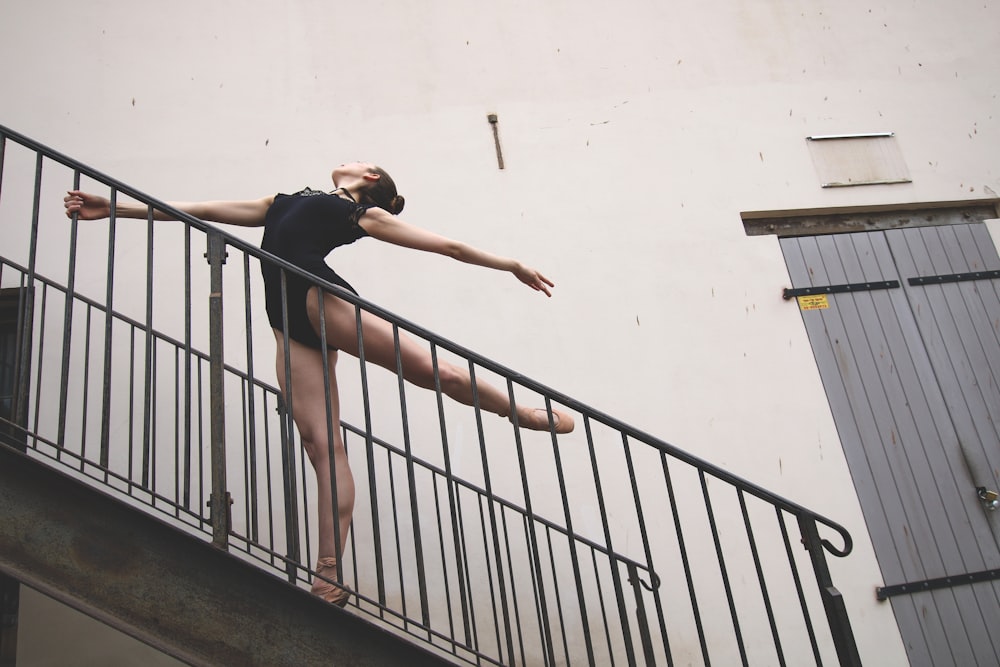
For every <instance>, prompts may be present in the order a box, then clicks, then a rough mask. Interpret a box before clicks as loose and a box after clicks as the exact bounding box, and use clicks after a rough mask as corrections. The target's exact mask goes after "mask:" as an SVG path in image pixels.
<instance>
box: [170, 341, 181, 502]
mask: <svg viewBox="0 0 1000 667" xmlns="http://www.w3.org/2000/svg"><path fill="white" fill-rule="evenodd" d="M181 349H182V348H181V347H180V346H175V347H174V417H173V422H174V423H173V426H174V494H173V497H172V500H173V506H174V517H176V518H180V516H181V477H182V470H183V469H182V468H181V440H182V431H181V428H182V423H181V422H182V419H181V412H182V411H181Z"/></svg>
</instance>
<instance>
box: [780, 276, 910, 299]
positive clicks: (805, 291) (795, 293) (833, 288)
mask: <svg viewBox="0 0 1000 667" xmlns="http://www.w3.org/2000/svg"><path fill="white" fill-rule="evenodd" d="M896 287H899V281H898V280H881V281H871V282H867V283H849V284H846V285H826V286H825V287H796V288H795V289H788V288H786V289H785V291H784V292H782V294H781V297H782V298H783V299H785V300H788V299H794V298H795V297H799V296H812V295H814V294H842V293H844V292H871V291H872V290H880V289H895V288H896Z"/></svg>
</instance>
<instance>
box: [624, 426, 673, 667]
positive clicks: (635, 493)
mask: <svg viewBox="0 0 1000 667" xmlns="http://www.w3.org/2000/svg"><path fill="white" fill-rule="evenodd" d="M622 446H623V450H624V452H625V462H626V464H627V465H628V473H629V475H628V476H629V482H630V483H631V485H632V499H633V500H634V501H635V512H636V519H637V520H638V523H639V535H640V536H641V537H642V551H643V554H644V555H645V556H646V563H648V564H649V567H650V569H652V568H653V552H652V549H650V546H649V532H648V531H647V530H646V518H645V514H644V513H643V509H642V498H641V497H640V495H639V483H638V479H637V476H636V474H635V464H634V463H633V461H632V447H631V445H630V441H629V438H628V436H627V435H626V434H625V433H622ZM653 601H654V602H655V604H656V615H657V618H658V619H659V621H660V635H661V636H662V637H663V649H664V651H666V654H667V664H668V665H673V656H672V653H673V652H672V651H671V650H670V639H669V637H667V629H666V627H665V626H664V621H663V606H662V603H661V602H660V595H659V593H657V592H656V590H655V589H654V590H653ZM639 632H640V633H642V634H643V635H647V634H649V627H648V626H640V627H639Z"/></svg>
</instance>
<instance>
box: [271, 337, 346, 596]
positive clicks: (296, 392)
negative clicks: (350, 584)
mask: <svg viewBox="0 0 1000 667" xmlns="http://www.w3.org/2000/svg"><path fill="white" fill-rule="evenodd" d="M274 335H275V340H276V342H277V348H278V354H277V373H278V385H279V386H280V387H281V393H282V395H283V396H284V397H285V402H286V404H288V403H289V401H290V402H291V406H292V419H293V420H294V421H295V426H296V427H297V428H298V431H299V437H300V438H301V440H302V447H303V449H305V451H306V455H307V456H308V457H309V461H310V462H311V463H312V466H313V469H314V470H315V472H316V487H317V493H318V501H317V502H318V507H317V516H318V521H319V544H318V547H317V551H318V556H319V559H320V566H319V567H317V571H320V570H322V574H323V576H324V577H326V578H328V579H335V578H336V574H337V573H336V566H335V565H333V566H332V569H331V563H336V560H335V559H337V558H339V556H340V554H342V553H343V551H344V546H345V545H346V543H347V535H348V531H349V530H350V527H351V515H352V513H353V511H354V477H353V476H352V475H351V469H350V467H349V466H348V462H347V452H346V450H345V449H344V441H343V438H342V436H341V433H340V399H339V396H338V394H337V376H336V374H335V371H336V364H337V352H336V350H329V351H328V354H327V363H328V366H327V368H328V373H324V372H323V353H322V352H321V351H319V350H315V349H313V348H310V347H308V346H306V345H303V344H301V343H298V342H296V341H294V340H291V339H288V340H287V347H288V363H289V366H288V367H287V370H288V371H290V372H289V373H287V374H286V365H285V346H286V339H285V337H284V336H283V335H282V334H281V332H280V331H277V330H275V332H274ZM326 378H329V382H330V401H329V403H327V400H326V393H327V392H326V387H325V381H326ZM289 379H290V380H291V384H290V385H289V384H288V380H289ZM331 426H332V431H333V442H332V447H331V442H330V439H329V432H330V430H331ZM331 452H332V454H333V461H332V463H333V465H332V470H333V471H335V473H336V483H337V484H336V486H337V499H336V503H334V499H333V484H332V482H331V480H332V479H333V478H332V477H331V459H330V455H331ZM335 524H336V528H335ZM338 533H339V534H338ZM338 537H339V544H338V540H337V538H338ZM330 559H334V560H332V561H331V560H330ZM313 592H314V593H317V594H319V595H321V596H322V597H324V598H325V599H327V600H328V601H330V602H335V603H338V604H339V603H341V602H346V600H347V595H346V594H345V593H344V592H343V591H341V590H340V589H337V588H335V587H333V586H331V585H330V584H328V583H326V582H324V581H322V580H317V581H316V582H315V583H314V584H313Z"/></svg>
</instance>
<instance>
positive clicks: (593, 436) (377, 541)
mask: <svg viewBox="0 0 1000 667" xmlns="http://www.w3.org/2000/svg"><path fill="white" fill-rule="evenodd" d="M81 186H82V189H85V190H91V191H100V192H103V193H106V194H107V195H108V196H109V197H110V198H111V199H112V200H116V199H117V198H119V197H120V196H122V195H126V196H128V197H130V198H132V199H134V200H135V201H138V202H141V203H143V204H144V205H146V206H147V207H148V210H149V214H148V217H147V219H146V222H145V224H143V223H142V222H141V221H129V222H128V223H124V222H123V221H121V220H116V219H115V217H114V216H112V218H111V219H110V220H109V221H105V222H100V223H96V222H81V221H78V220H76V219H73V220H68V219H66V217H65V216H64V215H63V213H62V207H61V199H62V195H63V193H64V191H65V190H68V189H70V188H74V189H75V188H79V187H81ZM154 210H159V211H165V212H167V213H168V214H170V215H172V216H173V217H176V218H177V219H178V220H180V222H156V223H154V221H153V211H154ZM0 239H2V241H0V288H2V292H0V300H3V299H4V298H6V299H7V304H8V306H7V308H8V311H9V312H15V313H16V317H15V318H12V319H11V318H9V320H10V321H11V322H14V324H13V325H12V327H11V328H10V330H11V333H10V335H9V336H8V338H3V337H2V336H0V341H2V340H9V341H14V344H15V349H16V352H17V354H16V355H10V356H2V355H0V363H3V364H4V366H5V367H4V368H3V369H0V371H2V372H0V382H3V381H7V382H8V383H12V387H11V388H10V389H11V391H10V392H9V395H10V396H11V397H12V400H11V404H10V405H8V406H7V407H6V408H5V412H4V413H3V414H2V415H0V418H2V422H0V426H2V427H3V428H4V429H5V430H4V433H5V434H6V435H5V436H4V438H5V440H6V441H19V442H22V443H25V444H26V445H27V449H28V452H29V453H30V454H32V455H33V456H36V457H39V458H43V459H45V460H47V461H49V462H51V464H52V465H57V466H60V467H61V468H62V469H64V470H68V471H71V472H72V473H73V474H75V475H77V476H78V477H79V478H80V480H81V481H82V482H85V483H90V484H96V485H99V486H101V487H102V488H104V489H105V490H107V491H109V492H112V493H114V494H117V495H118V496H119V497H121V499H122V500H123V501H124V502H129V503H132V504H135V505H138V506H141V507H144V508H146V509H147V510H148V511H150V512H152V513H154V514H156V515H157V516H159V517H160V519H161V520H165V521H168V522H170V523H173V524H174V525H177V526H180V527H182V528H184V529H186V530H190V531H191V532H193V533H196V534H199V535H203V536H204V537H205V539H206V540H211V541H212V542H213V543H214V544H215V545H216V546H217V547H219V548H222V549H227V550H229V551H230V552H231V553H235V554H239V555H241V556H242V557H245V558H246V559H247V560H250V561H252V562H254V563H256V564H258V565H259V566H260V567H261V568H262V569H263V570H265V571H270V572H271V573H273V574H275V575H277V576H281V577H284V578H286V579H287V580H288V581H289V582H290V583H291V584H293V585H297V586H304V587H308V586H309V585H310V584H311V582H312V581H313V579H314V576H315V573H314V572H313V571H312V570H311V568H310V564H311V563H313V562H315V558H316V556H317V545H316V539H317V538H316V526H315V523H316V516H315V513H316V512H315V502H316V501H315V494H316V488H315V482H314V480H313V477H312V472H311V471H310V468H309V466H308V464H307V462H306V461H305V460H304V459H305V457H304V456H303V455H302V453H301V451H300V449H299V448H298V446H297V443H296V439H297V432H296V430H295V428H294V427H293V425H292V422H291V420H290V419H289V414H288V412H289V411H288V410H286V402H285V397H282V396H281V394H280V392H279V391H278V390H277V389H276V388H275V387H274V386H273V385H272V383H271V380H270V378H271V377H273V375H272V370H271V369H272V367H271V366H270V359H272V358H273V349H274V348H273V347H272V346H273V343H272V342H271V340H272V336H271V335H270V332H269V331H268V329H269V327H267V326H266V325H265V326H264V327H262V326H261V325H260V324H259V323H258V322H259V319H260V318H259V317H258V311H257V307H258V305H257V304H258V302H259V301H262V299H261V298H260V296H261V295H259V294H258V292H259V291H260V285H259V282H258V277H257V275H258V274H257V270H258V269H259V262H273V263H275V264H277V265H278V266H280V267H281V270H282V271H283V272H284V274H285V275H286V276H292V275H306V274H302V272H301V271H299V270H298V269H296V268H295V267H294V266H291V265H289V264H287V263H284V262H282V261H281V260H278V259H277V258H274V257H272V256H270V255H268V254H267V253H264V252H262V251H261V250H259V249H258V248H257V247H256V246H255V245H254V244H252V243H250V242H247V241H246V240H243V239H242V238H240V237H237V236H233V235H228V234H225V233H223V232H221V231H219V230H218V229H216V228H214V227H212V226H210V225H207V224H205V223H203V222H201V221H199V220H197V219H194V218H192V217H190V216H187V215H185V214H183V213H181V212H180V211H175V210H172V209H171V208H170V207H169V206H167V205H166V204H164V203H163V202H160V201H157V200H156V199H153V198H151V197H148V196H146V195H144V194H143V193H141V192H138V191H136V190H134V189H132V188H130V187H128V186H126V185H124V184H122V183H120V182H118V181H116V180H114V179H112V178H109V177H107V176H104V175H103V174H100V173H98V172H97V171H95V170H93V169H90V168H88V167H86V166H85V165H83V164H80V163H78V162H76V161H74V160H72V159H70V158H68V157H66V156H64V155H61V154H59V153H57V152H55V151H52V150H50V149H48V148H46V147H44V146H42V145H40V144H38V143H36V142H34V141H32V140H30V139H28V138H26V137H24V136H22V135H19V134H17V133H15V132H13V131H11V130H8V129H6V128H3V127H2V126H0ZM154 241H155V243H154ZM206 259H207V262H206ZM314 282H316V284H318V285H320V286H321V287H322V288H323V290H325V291H327V293H328V294H334V295H336V296H337V297H338V298H340V299H343V300H345V301H348V302H350V303H351V304H353V306H354V308H355V310H356V313H357V315H358V318H359V321H360V314H361V312H362V311H366V312H369V313H373V314H375V315H376V316H378V317H381V318H383V319H385V320H387V321H388V322H390V323H391V325H392V327H393V331H394V333H395V334H396V335H397V336H398V335H401V334H403V335H407V336H409V337H411V338H412V339H414V340H417V341H418V342H419V343H420V344H421V345H424V346H425V347H426V349H427V350H428V351H429V352H430V353H431V355H432V356H433V358H434V360H435V364H437V363H438V362H439V360H440V359H443V358H447V359H449V360H451V362H452V363H457V364H461V365H462V366H463V367H464V368H467V369H468V371H469V373H470V374H471V375H472V376H473V377H474V378H476V379H478V380H486V381H490V382H493V383H495V384H497V385H498V386H503V387H504V388H505V390H506V392H507V394H508V395H509V397H510V399H511V401H512V402H513V401H515V400H516V402H517V403H518V404H532V403H534V404H536V405H544V406H546V407H552V406H555V405H558V406H561V407H562V408H563V409H566V410H569V411H570V412H572V413H573V414H574V415H575V416H576V417H577V424H578V428H577V429H576V431H575V432H574V433H572V434H569V435H558V436H557V435H556V434H555V433H551V432H527V431H524V430H523V429H520V428H518V427H517V426H516V425H512V424H511V423H508V422H507V421H505V420H501V419H498V418H496V417H495V416H493V415H490V414H487V413H485V412H484V411H482V410H481V409H480V406H479V405H478V401H477V400H475V401H473V402H474V405H473V406H471V407H468V406H464V405H459V404H457V403H454V402H452V401H450V400H448V399H446V398H444V397H443V394H442V392H441V390H440V384H439V383H438V386H437V387H436V390H431V391H426V390H422V389H415V388H412V387H411V386H409V385H407V384H406V383H404V382H403V381H402V378H401V372H399V371H398V369H397V372H396V373H395V374H393V373H391V372H386V371H384V370H374V369H373V368H372V367H371V364H369V363H367V362H366V361H365V360H364V359H363V355H362V359H361V360H360V361H359V362H355V361H354V360H353V358H347V357H344V358H342V359H341V360H340V367H339V373H338V379H339V384H340V387H339V389H340V395H341V399H342V401H343V403H344V406H343V417H344V418H343V421H342V422H341V423H339V424H332V423H331V424H329V428H330V429H331V431H332V429H334V428H336V429H339V431H340V434H341V436H342V438H343V440H344V442H345V445H346V449H347V453H348V457H349V459H350V461H351V467H352V468H353V470H354V473H355V484H356V487H357V492H356V498H357V501H356V507H355V510H354V515H353V517H354V518H353V523H352V527H351V534H350V540H349V542H348V547H347V550H346V553H345V554H343V556H342V557H341V565H342V568H343V575H342V576H343V581H344V584H345V585H346V586H347V587H348V588H350V590H351V591H352V592H353V596H352V598H351V602H350V607H349V608H350V609H352V610H354V611H355V612H357V613H364V614H368V615H370V616H371V617H372V620H373V621H374V622H380V623H384V624H385V625H386V626H389V627H392V628H395V629H397V630H398V631H400V632H404V633H406V634H408V635H410V636H411V637H412V638H413V639H414V640H416V641H423V642H427V643H429V644H431V645H433V646H435V647H437V649H439V650H440V651H443V652H445V653H447V654H449V655H451V656H452V657H453V658H454V659H456V660H458V661H462V662H468V663H474V664H497V665H500V664H503V665H563V664H566V665H569V664H590V665H626V664H627V665H633V664H647V665H652V664H668V665H672V664H706V665H708V664H713V663H714V664H726V665H728V664H739V663H742V664H768V665H771V664H781V665H785V664H795V665H800V664H806V663H807V662H815V663H816V664H831V663H836V662H840V664H845V665H857V664H860V660H859V658H858V652H857V648H856V646H855V642H854V638H853V635H852V631H851V627H850V623H849V620H848V618H847V614H846V611H845V605H844V602H843V600H842V599H841V597H840V595H839V593H838V592H837V590H836V588H835V587H834V586H833V583H832V581H831V577H830V572H829V570H828V567H827V562H826V554H825V553H824V552H829V553H830V554H833V555H835V556H846V555H847V554H848V553H849V552H850V551H851V538H850V536H849V534H848V533H847V531H846V530H845V529H844V528H842V527H841V526H839V525H838V524H836V523H834V522H832V521H830V520H828V519H826V518H824V517H822V516H819V515H817V514H815V513H813V512H811V511H809V510H808V509H806V508H804V507H801V506H800V505H798V504H796V503H793V502H791V501H789V500H786V499H784V498H781V497H779V496H777V495H775V494H772V493H770V492H768V491H766V490H764V489H761V488H759V487H757V486H755V485H753V484H751V483H749V482H747V481H745V480H743V479H740V478H738V477H735V476H733V475H731V474H729V473H727V472H726V471H724V470H721V469H719V468H717V467H715V466H713V465H711V464H709V463H707V462H705V461H703V460H701V459H699V458H697V457H694V456H692V455H690V454H688V453H686V452H684V451H683V450H680V449H678V448H676V447H674V446H672V445H670V444H667V443H665V442H662V441H661V440H658V439H656V438H654V437H652V436H651V435H648V434H646V433H643V432H641V431H638V430H636V429H634V428H631V427H629V426H628V425H626V424H623V423H621V422H619V421H617V420H615V419H613V418H612V417H610V416H608V415H606V414H603V413H601V412H599V411H596V410H594V409H592V408H590V407H588V406H585V405H583V404H581V403H579V402H578V401H575V400H573V399H572V398H570V397H568V396H566V395H564V394H561V393H559V392H556V391H553V390H551V389H549V388H547V387H545V386H542V385H541V384H539V383H536V382H533V381H531V380H530V379H528V378H525V377H523V376H521V375H519V374H517V373H515V372H513V371H511V370H509V369H507V368H505V367H503V366H501V365H499V364H497V363H495V362H493V361H490V360H488V359H485V358H483V357H481V356H479V355H477V354H475V353H474V352H471V351H469V350H467V349H465V348H463V347H461V346H459V345H456V344H455V343H452V342H450V341H448V340H445V339H443V338H441V337H440V336H437V335H435V334H433V333H431V332H429V331H426V330H424V329H422V328H420V327H418V326H416V325H414V324H412V323H410V322H407V321H405V320H403V319H402V318H399V317H397V316H395V315H393V314H392V313H390V312H388V311H385V310H383V309H381V308H379V307H377V306H375V305H373V304H371V303H368V302H366V301H364V300H363V299H360V298H358V297H356V296H354V295H353V294H349V293H346V292H343V291H341V290H339V289H338V288H337V287H336V286H334V285H332V284H327V283H323V282H321V281H314ZM0 306H2V304H0ZM261 310H262V309H261ZM0 319H2V318H0ZM0 326H2V322H0ZM360 333H361V327H360V325H359V335H360ZM262 339H263V340H262ZM397 346H398V342H397ZM361 348H362V350H363V349H364V348H363V341H362V345H361ZM397 349H398V347H397ZM205 350H207V352H206V351H205ZM261 355H264V356H263V358H266V359H268V361H267V363H266V364H264V366H263V367H264V368H265V369H266V370H265V371H262V370H261V368H262V365H261V362H260V359H261V358H262V356H261ZM4 359H6V361H4ZM285 362H286V365H287V362H288V360H287V358H286V359H285ZM3 378H6V380H4V379H3ZM2 390H3V387H0V394H3V391H2ZM326 390H327V391H329V390H330V386H329V384H328V385H327V389H326ZM294 401H295V397H294V395H293V396H291V397H290V403H291V410H292V411H294V405H295V403H294ZM352 420H356V423H360V424H361V425H360V426H358V425H352V424H351V423H349V422H351V421H352ZM11 434H13V436H12V435H11ZM335 497H336V496H335ZM796 531H797V534H798V537H797V538H795V537H793V535H795V534H796ZM821 531H825V532H828V533H830V534H831V535H833V536H836V539H837V541H838V542H841V543H842V544H843V546H842V547H841V548H837V547H836V546H834V545H833V544H832V543H831V542H830V541H828V540H827V539H824V538H823V537H821ZM800 542H801V545H804V547H805V548H804V549H803V548H801V546H800V545H799V543H800ZM810 577H811V578H812V579H813V580H814V581H815V584H816V585H811V584H809V583H808V579H809V578H810Z"/></svg>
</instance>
